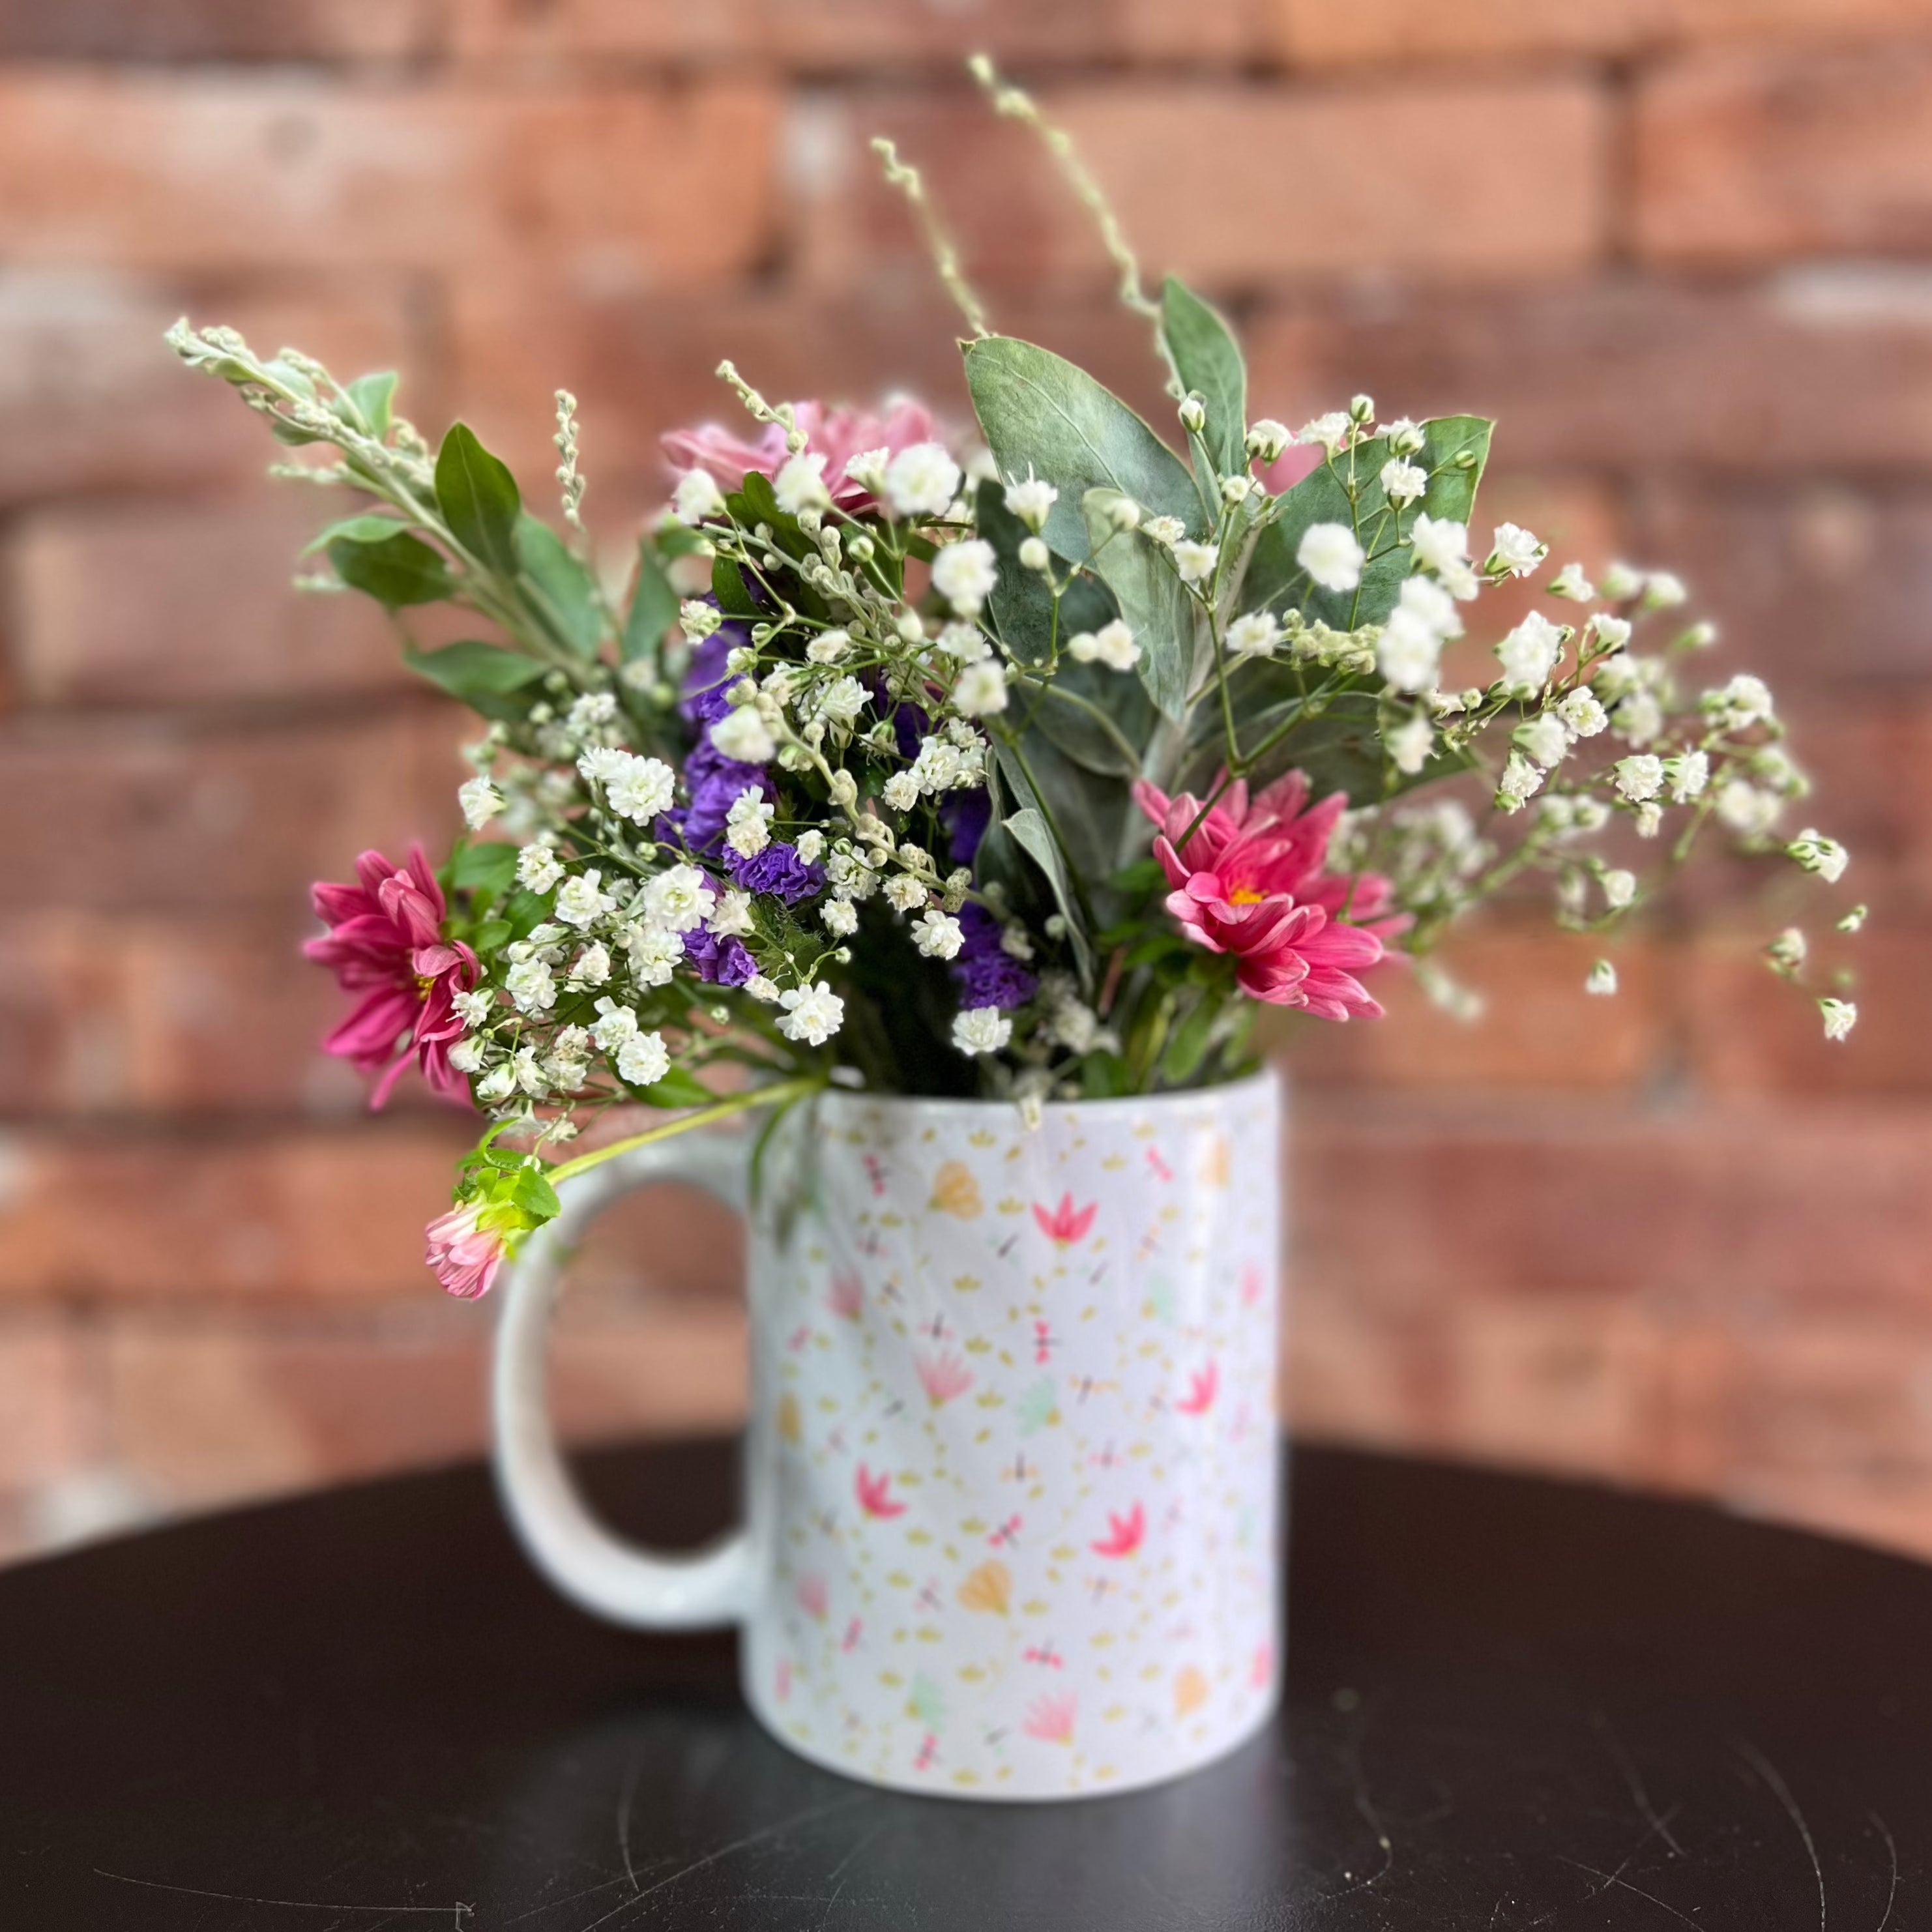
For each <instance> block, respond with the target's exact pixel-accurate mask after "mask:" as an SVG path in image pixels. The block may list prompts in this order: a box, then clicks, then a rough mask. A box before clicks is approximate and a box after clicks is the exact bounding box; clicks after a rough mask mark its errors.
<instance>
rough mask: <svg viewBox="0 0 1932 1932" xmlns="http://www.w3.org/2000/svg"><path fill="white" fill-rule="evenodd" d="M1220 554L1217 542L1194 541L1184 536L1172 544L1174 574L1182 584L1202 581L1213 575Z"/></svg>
mask: <svg viewBox="0 0 1932 1932" xmlns="http://www.w3.org/2000/svg"><path fill="white" fill-rule="evenodd" d="M1220 555H1221V550H1220V545H1219V544H1211V543H1196V541H1194V539H1193V538H1191V537H1184V538H1181V541H1179V542H1178V543H1177V544H1175V546H1174V569H1175V575H1176V576H1178V577H1179V578H1180V579H1181V582H1182V583H1205V581H1206V580H1207V579H1208V578H1209V577H1212V576H1213V575H1214V565H1215V564H1216V563H1217V562H1218V561H1219V560H1220Z"/></svg>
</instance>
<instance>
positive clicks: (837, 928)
mask: <svg viewBox="0 0 1932 1932" xmlns="http://www.w3.org/2000/svg"><path fill="white" fill-rule="evenodd" d="M818 916H819V917H820V919H821V920H823V922H824V926H825V929H826V932H829V933H831V934H833V935H835V937H837V938H840V939H850V938H851V936H852V935H853V933H855V932H857V931H858V930H859V913H858V908H857V907H855V906H854V905H853V903H852V901H850V899H827V900H826V901H825V903H824V904H823V905H822V906H820V907H819V908H818Z"/></svg>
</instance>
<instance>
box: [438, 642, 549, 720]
mask: <svg viewBox="0 0 1932 1932" xmlns="http://www.w3.org/2000/svg"><path fill="white" fill-rule="evenodd" d="M403 661H404V664H407V665H408V666H409V667H410V670H413V671H415V672H416V673H419V675H420V676H424V677H426V678H428V679H429V681H430V682H431V683H432V684H440V685H442V687H443V689H444V690H445V691H448V692H449V694H450V695H451V696H452V697H460V698H462V699H463V700H465V701H466V702H469V701H473V700H475V699H476V698H478V697H501V696H502V695H503V694H505V692H508V691H520V690H522V688H523V686H524V685H526V684H532V683H534V682H535V681H536V680H537V679H538V678H540V677H541V676H543V674H544V667H543V666H542V665H541V664H539V663H538V661H536V659H535V658H526V657H525V656H523V654H522V653H521V652H517V651H506V650H505V649H503V647H502V646H501V645H500V644H485V643H479V642H478V641H476V640H474V639H469V640H465V641H464V642H463V643H458V644H445V645H444V646H443V647H442V649H440V650H434V651H423V650H419V649H417V648H416V646H415V645H413V644H405V645H404V646H403ZM517 715H519V716H520V715H522V714H521V713H520V712H519V713H518V714H517Z"/></svg>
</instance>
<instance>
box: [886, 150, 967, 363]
mask: <svg viewBox="0 0 1932 1932" xmlns="http://www.w3.org/2000/svg"><path fill="white" fill-rule="evenodd" d="M872 151H873V153H874V154H877V156H878V157H879V159H880V160H881V161H883V163H885V172H886V184H887V185H888V186H889V187H895V188H897V189H898V190H899V192H900V193H901V194H903V195H904V196H905V198H906V202H907V205H908V206H909V207H910V208H911V209H912V211H913V216H914V217H915V218H916V220H917V221H918V223H919V232H920V233H921V234H922V235H923V236H925V237H926V247H927V248H929V250H930V251H932V266H933V269H934V270H935V272H936V273H937V274H938V277H939V279H940V281H941V283H942V284H944V286H945V289H946V293H947V294H948V295H950V296H951V297H952V298H953V302H954V303H955V304H956V305H957V307H958V308H959V313H960V314H962V315H963V316H964V317H965V318H966V326H967V327H968V328H969V329H971V330H972V332H973V333H974V335H978V336H984V335H987V334H989V330H988V329H987V327H986V310H985V308H983V306H982V305H981V303H980V298H979V297H978V296H977V295H975V294H974V292H973V285H972V284H971V283H970V282H968V281H967V279H966V274H965V270H964V269H962V268H961V267H960V266H959V250H958V249H956V248H954V247H953V238H952V237H951V236H950V235H948V234H947V232H946V230H945V229H944V226H942V225H941V222H940V219H939V214H938V210H937V209H935V208H934V206H933V205H932V200H931V199H930V197H929V196H928V195H927V193H926V183H925V181H924V180H923V179H922V178H921V176H920V174H919V170H918V169H916V167H913V166H912V165H911V164H910V163H909V162H906V161H902V160H900V159H899V151H898V148H897V147H896V146H895V145H894V144H893V143H892V142H890V141H889V140H887V139H886V138H885V136H883V135H876V136H874V137H873V141H872Z"/></svg>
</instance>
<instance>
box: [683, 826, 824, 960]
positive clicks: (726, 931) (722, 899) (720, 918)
mask: <svg viewBox="0 0 1932 1932" xmlns="http://www.w3.org/2000/svg"><path fill="white" fill-rule="evenodd" d="M803 842H804V841H802V840H801V841H799V843H800V844H801V845H802V844H803ZM755 923H756V922H755V921H754V919H752V917H751V894H750V893H749V892H740V891H739V889H738V888H737V887H736V886H727V887H726V888H725V889H724V891H723V892H720V893H719V894H718V903H717V904H715V906H713V907H712V909H711V916H709V918H708V919H706V921H705V922H704V929H705V931H706V932H709V933H714V934H715V935H716V936H717V937H718V938H720V939H742V938H743V937H744V936H745V934H746V933H748V932H751V931H752V930H753V929H754V925H755Z"/></svg>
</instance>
